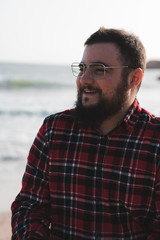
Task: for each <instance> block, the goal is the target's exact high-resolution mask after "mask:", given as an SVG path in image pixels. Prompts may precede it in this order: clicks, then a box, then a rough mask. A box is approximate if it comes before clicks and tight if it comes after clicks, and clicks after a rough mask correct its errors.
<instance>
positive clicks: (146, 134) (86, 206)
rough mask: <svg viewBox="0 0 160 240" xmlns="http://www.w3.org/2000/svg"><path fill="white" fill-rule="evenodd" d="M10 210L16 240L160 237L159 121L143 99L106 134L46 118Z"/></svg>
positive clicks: (68, 116) (63, 116)
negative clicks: (19, 189) (143, 103)
mask: <svg viewBox="0 0 160 240" xmlns="http://www.w3.org/2000/svg"><path fill="white" fill-rule="evenodd" d="M12 211H13V215H12V227H13V236H12V240H13V239H16V240H18V239H19V240H20V239H25V240H26V239H32V240H33V239H37V240H40V239H44V240H47V239H49V232H51V238H53V239H54V240H60V239H63V240H69V239H70V240H75V239H76V240H84V239H89V240H94V239H95V240H102V239H103V240H104V239H110V240H111V239H114V240H120V239H121V240H122V239H128V240H131V239H141V240H142V239H147V240H153V239H154V240H155V239H157V240H158V239H160V120H159V119H158V118H156V117H154V116H153V115H151V114H149V113H148V112H147V111H145V110H144V109H141V108H140V106H139V104H138V102H137V100H135V102H134V104H133V105H132V107H131V108H130V109H129V111H128V113H127V115H126V116H125V118H124V119H123V121H121V122H120V123H119V124H118V126H117V127H116V128H115V129H114V130H113V131H111V132H110V133H109V134H108V135H106V136H103V135H101V134H100V132H98V131H97V130H95V129H90V128H88V129H83V128H81V127H80V126H79V123H78V122H76V121H74V120H73V118H72V110H67V111H64V112H61V113H57V114H55V115H52V116H49V117H47V118H46V119H45V121H44V123H43V125H42V127H41V128H40V130H39V132H38V135H37V137H36V139H35V141H34V143H33V145H32V147H31V150H30V153H29V157H28V164H27V167H26V171H25V174H24V177H23V184H22V189H21V192H20V194H19V195H18V196H17V198H16V200H15V201H14V202H13V204H12ZM49 226H50V227H49ZM50 228H51V229H50ZM48 229H50V230H48Z"/></svg>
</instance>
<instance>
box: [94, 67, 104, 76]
mask: <svg viewBox="0 0 160 240" xmlns="http://www.w3.org/2000/svg"><path fill="white" fill-rule="evenodd" d="M92 71H93V73H94V74H95V75H97V76H103V75H104V67H103V66H101V65H93V66H92Z"/></svg>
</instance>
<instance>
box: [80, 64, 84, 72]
mask: <svg viewBox="0 0 160 240" xmlns="http://www.w3.org/2000/svg"><path fill="white" fill-rule="evenodd" d="M84 71H85V66H84V65H83V64H79V74H82V73H84Z"/></svg>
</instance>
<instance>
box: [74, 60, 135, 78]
mask: <svg viewBox="0 0 160 240" xmlns="http://www.w3.org/2000/svg"><path fill="white" fill-rule="evenodd" d="M87 67H88V71H89V73H90V75H91V76H92V77H93V78H95V79H96V78H103V77H104V76H105V74H106V72H107V71H109V70H111V69H118V68H134V67H130V66H105V65H104V64H102V63H90V64H84V63H72V65H71V69H72V73H73V75H74V76H75V77H82V76H83V75H84V73H85V71H86V69H87Z"/></svg>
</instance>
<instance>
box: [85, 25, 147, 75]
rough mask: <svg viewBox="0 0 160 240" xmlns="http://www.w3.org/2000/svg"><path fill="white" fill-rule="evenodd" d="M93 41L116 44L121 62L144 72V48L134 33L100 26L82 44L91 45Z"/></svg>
mask: <svg viewBox="0 0 160 240" xmlns="http://www.w3.org/2000/svg"><path fill="white" fill-rule="evenodd" d="M94 43H114V44H116V46H117V47H118V49H119V51H120V54H121V60H122V63H123V64H124V65H129V66H132V67H134V68H141V69H142V71H143V72H144V70H145V68H146V52H145V48H144V46H143V44H142V42H141V41H140V40H139V38H138V37H137V36H135V35H134V34H131V33H128V32H126V31H124V30H118V29H107V28H104V27H101V28H100V29H99V30H98V31H97V32H95V33H93V34H92V35H91V36H90V37H89V38H88V39H87V40H86V42H85V44H84V45H92V44H94Z"/></svg>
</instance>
